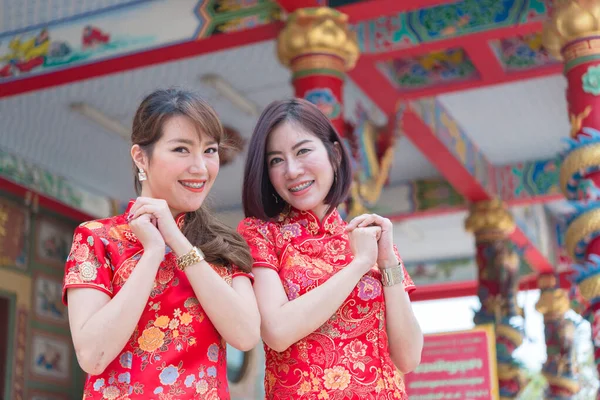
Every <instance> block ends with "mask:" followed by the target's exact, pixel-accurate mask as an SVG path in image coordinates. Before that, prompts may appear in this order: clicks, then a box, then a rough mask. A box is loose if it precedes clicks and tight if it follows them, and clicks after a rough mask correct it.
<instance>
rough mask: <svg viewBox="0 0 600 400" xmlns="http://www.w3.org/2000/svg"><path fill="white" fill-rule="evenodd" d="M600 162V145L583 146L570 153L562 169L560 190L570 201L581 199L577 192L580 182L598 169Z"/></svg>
mask: <svg viewBox="0 0 600 400" xmlns="http://www.w3.org/2000/svg"><path fill="white" fill-rule="evenodd" d="M598 160H600V143H596V144H589V145H587V146H581V147H579V148H576V149H574V150H572V151H570V152H569V153H568V155H566V157H565V158H564V160H563V162H562V165H561V167H560V189H561V190H562V192H563V194H564V195H565V196H566V197H567V198H568V199H569V200H574V199H575V198H577V197H579V194H580V193H578V191H577V190H573V188H575V187H578V186H579V185H578V183H579V181H581V180H582V179H584V177H585V176H586V175H587V174H588V173H590V172H595V171H596V170H597V169H598V164H599V161H598Z"/></svg>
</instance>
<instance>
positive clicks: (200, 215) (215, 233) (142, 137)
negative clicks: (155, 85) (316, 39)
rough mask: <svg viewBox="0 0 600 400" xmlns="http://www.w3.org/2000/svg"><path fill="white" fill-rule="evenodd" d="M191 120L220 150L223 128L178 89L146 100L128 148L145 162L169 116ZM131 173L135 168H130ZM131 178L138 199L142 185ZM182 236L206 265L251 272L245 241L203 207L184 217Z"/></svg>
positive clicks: (202, 104)
mask: <svg viewBox="0 0 600 400" xmlns="http://www.w3.org/2000/svg"><path fill="white" fill-rule="evenodd" d="M176 115H182V116H185V117H188V118H189V119H191V120H192V121H193V122H194V124H195V125H196V128H197V130H198V132H199V134H200V132H201V134H203V135H207V136H208V137H210V138H211V139H213V140H214V141H216V142H217V143H219V146H222V145H224V144H222V143H221V142H222V139H223V126H222V125H221V122H220V121H219V118H218V117H217V114H216V113H215V111H214V110H213V108H212V107H211V106H210V105H209V104H208V103H207V102H206V101H204V100H203V99H202V98H201V97H200V96H198V95H197V94H195V93H193V92H189V91H185V90H180V89H161V90H156V91H154V92H152V93H151V94H149V95H148V96H146V98H145V99H144V100H143V101H142V103H141V104H140V106H139V107H138V110H137V112H136V114H135V117H134V118H133V127H132V131H131V142H132V144H137V145H139V146H140V147H141V148H142V150H144V152H146V155H147V156H148V158H149V159H151V158H152V153H153V150H154V145H155V144H156V142H158V140H160V138H161V137H162V135H163V127H164V125H165V123H166V122H167V120H168V119H169V118H171V117H173V116H176ZM134 171H136V169H135V164H134ZM134 176H135V178H134V179H135V189H136V192H137V193H138V195H139V194H140V192H141V189H142V185H141V183H140V181H139V180H138V177H137V174H136V173H134ZM183 233H184V234H185V236H186V237H187V238H188V240H189V241H190V243H192V245H194V246H198V247H199V248H200V249H202V251H203V252H204V255H205V256H206V261H207V262H210V263H213V264H219V265H223V266H230V265H232V264H233V265H236V266H238V267H239V268H240V269H242V270H243V271H246V272H249V271H250V270H251V268H252V256H251V255H250V251H249V249H248V246H247V244H246V241H245V240H244V239H243V238H242V237H241V236H240V235H239V234H238V233H237V232H235V231H234V230H233V229H231V228H229V227H228V226H227V225H225V224H223V223H222V222H220V221H219V220H218V219H216V218H215V217H214V216H213V215H211V214H210V213H209V212H208V211H207V210H206V209H205V208H204V207H200V208H199V209H198V210H196V211H195V212H188V213H186V216H185V226H184V228H183Z"/></svg>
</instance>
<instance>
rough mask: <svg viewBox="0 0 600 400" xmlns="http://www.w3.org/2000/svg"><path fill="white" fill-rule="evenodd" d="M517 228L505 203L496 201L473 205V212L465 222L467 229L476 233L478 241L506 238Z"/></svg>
mask: <svg viewBox="0 0 600 400" xmlns="http://www.w3.org/2000/svg"><path fill="white" fill-rule="evenodd" d="M515 227H516V224H515V220H514V219H513V217H512V215H511V214H510V212H508V211H507V210H506V208H505V206H504V203H503V202H502V201H500V200H495V199H494V200H486V201H478V202H476V203H473V204H471V212H470V214H469V216H468V217H467V219H466V220H465V229H466V230H467V231H468V232H472V233H474V234H475V237H476V239H477V240H486V238H488V239H494V238H497V237H504V236H506V235H509V234H510V233H512V232H513V231H514V230H515Z"/></svg>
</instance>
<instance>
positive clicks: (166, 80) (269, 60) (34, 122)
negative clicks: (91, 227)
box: [0, 41, 436, 209]
mask: <svg viewBox="0 0 600 400" xmlns="http://www.w3.org/2000/svg"><path fill="white" fill-rule="evenodd" d="M240 65H243V66H244V69H241V68H240ZM207 73H217V74H220V75H221V76H223V77H225V78H226V80H227V81H229V82H230V83H231V85H232V86H233V87H235V88H236V89H238V90H240V91H241V92H243V93H245V95H246V96H247V97H248V98H249V99H250V100H252V101H254V102H255V103H257V104H258V105H259V106H260V107H265V106H266V105H267V104H268V103H270V102H271V101H273V100H276V99H281V98H285V97H290V96H293V88H292V86H291V84H290V73H289V71H288V70H287V69H286V68H284V67H282V66H281V65H280V64H279V62H278V61H277V59H276V57H275V42H274V41H267V42H263V43H259V44H254V45H250V46H245V47H241V48H237V49H233V50H227V51H221V52H217V53H212V54H209V55H203V56H200V57H195V58H189V59H185V60H180V61H176V62H170V63H166V64H160V65H156V66H152V67H147V68H141V69H136V70H132V71H127V72H124V73H119V74H114V75H109V76H105V77H100V78H96V79H90V80H86V81H82V82H77V83H73V84H68V85H64V86H59V87H53V88H50V89H46V90H41V91H36V92H30V93H27V94H23V95H19V96H14V97H8V98H3V99H0V115H2V118H1V119H0V132H3V134H2V135H0V148H2V149H4V150H5V151H8V152H9V153H13V154H17V155H19V156H21V157H22V158H24V159H25V160H28V161H30V162H32V163H34V164H37V165H39V166H41V167H43V168H45V169H47V170H49V171H51V172H54V173H56V174H58V175H61V176H64V177H66V178H69V179H71V180H73V181H74V182H77V183H78V184H80V185H81V186H83V187H86V188H88V189H89V190H92V191H96V192H98V193H101V194H104V195H108V196H110V197H113V198H117V199H119V200H127V199H129V198H130V197H131V196H133V195H134V193H133V190H132V172H131V162H130V158H129V145H128V143H127V142H126V141H125V140H123V139H122V138H121V137H119V136H118V135H117V134H115V133H113V132H110V131H107V130H106V129H104V128H102V127H101V126H98V125H97V124H95V123H93V122H90V121H88V120H87V119H85V118H84V117H82V116H80V115H79V114H76V113H73V112H72V111H70V110H69V104H70V103H72V102H80V101H84V102H86V103H88V104H90V105H93V106H94V107H96V108H98V109H99V110H101V111H102V112H103V113H104V114H106V115H108V116H110V117H112V118H114V119H116V120H118V121H119V122H121V123H122V124H124V125H125V126H130V124H131V119H132V118H133V114H134V112H135V109H136V107H137V105H138V104H139V102H140V101H141V99H142V98H143V97H144V96H145V95H146V94H148V93H149V92H151V91H152V90H154V89H156V88H158V87H169V86H181V87H185V88H192V89H194V90H198V91H200V93H201V94H203V96H204V97H205V98H206V99H207V100H208V101H209V102H210V103H211V104H212V105H213V106H214V107H215V109H216V111H217V112H218V114H219V116H220V117H221V119H222V121H223V122H224V123H225V124H227V125H230V126H232V127H233V128H235V129H237V130H238V131H239V132H240V134H241V135H242V136H244V137H246V138H248V137H249V136H250V135H251V133H252V129H253V127H254V124H255V122H256V117H255V116H249V115H247V114H244V113H242V112H241V111H239V110H238V109H237V108H235V107H234V106H233V105H232V104H231V103H229V102H228V101H227V100H226V99H223V98H221V97H219V94H218V93H217V92H216V91H215V90H214V89H212V88H210V87H208V86H205V85H203V84H202V83H200V80H199V77H200V76H201V75H203V74H207ZM344 101H345V104H346V110H347V116H348V118H349V119H352V116H353V111H354V110H355V107H356V104H357V103H358V102H361V103H362V104H363V105H364V106H365V107H367V109H370V110H372V113H373V117H374V119H375V120H377V122H378V123H385V121H386V118H385V116H383V115H382V114H381V112H380V111H379V110H378V109H377V108H376V107H375V106H374V105H373V103H372V102H371V101H370V100H369V99H368V98H367V97H366V96H365V95H364V94H363V93H362V91H361V90H360V89H359V88H358V87H357V86H356V85H355V84H354V83H353V82H352V81H350V80H348V82H347V83H346V90H345V93H344ZM4 132H7V134H4ZM396 148H397V151H396V160H395V162H394V169H393V173H392V175H391V180H392V182H399V181H402V180H407V179H414V178H418V177H428V176H435V175H436V171H435V169H434V168H433V167H432V166H431V164H429V162H428V161H426V160H425V159H424V158H423V157H422V156H421V154H420V153H419V152H418V151H417V150H416V149H415V148H414V147H413V146H412V145H411V144H410V143H408V142H407V141H406V139H402V140H400V141H399V142H398V143H397V147H396ZM244 157H245V155H243V156H242V157H240V158H239V159H238V160H237V161H236V162H234V163H233V164H231V165H229V166H227V167H225V168H223V169H222V170H221V174H220V176H219V179H218V180H217V184H216V185H215V187H214V189H213V192H212V193H211V198H212V199H213V203H214V204H218V208H220V209H227V208H232V207H237V206H238V205H239V204H240V199H241V189H240V187H241V173H242V168H243V158H244Z"/></svg>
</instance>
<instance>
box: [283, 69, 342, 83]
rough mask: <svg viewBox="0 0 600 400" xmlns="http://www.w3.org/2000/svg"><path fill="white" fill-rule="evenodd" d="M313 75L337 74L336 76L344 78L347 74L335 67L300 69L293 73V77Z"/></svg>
mask: <svg viewBox="0 0 600 400" xmlns="http://www.w3.org/2000/svg"><path fill="white" fill-rule="evenodd" d="M311 75H329V76H335V77H336V78H340V79H342V80H343V79H344V78H345V74H344V73H343V72H340V71H336V70H335V69H329V68H315V69H305V70H302V71H298V72H296V73H294V74H293V75H292V79H298V78H306V77H307V76H311Z"/></svg>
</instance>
